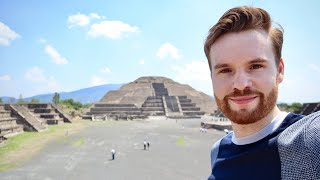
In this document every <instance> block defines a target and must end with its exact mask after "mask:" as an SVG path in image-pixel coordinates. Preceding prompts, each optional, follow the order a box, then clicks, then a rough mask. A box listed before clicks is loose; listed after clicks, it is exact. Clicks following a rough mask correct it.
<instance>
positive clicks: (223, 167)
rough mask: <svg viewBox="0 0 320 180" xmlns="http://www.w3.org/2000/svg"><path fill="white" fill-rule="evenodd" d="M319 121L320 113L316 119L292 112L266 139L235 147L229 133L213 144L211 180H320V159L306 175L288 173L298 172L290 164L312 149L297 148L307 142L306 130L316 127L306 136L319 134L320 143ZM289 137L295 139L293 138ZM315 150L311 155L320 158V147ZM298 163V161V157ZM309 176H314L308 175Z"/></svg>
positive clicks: (314, 146) (317, 146)
mask: <svg viewBox="0 0 320 180" xmlns="http://www.w3.org/2000/svg"><path fill="white" fill-rule="evenodd" d="M310 117H313V118H310ZM319 119H320V112H319V113H315V114H313V116H312V115H309V116H306V117H304V116H302V115H297V114H294V113H290V114H288V115H287V116H286V117H285V119H284V120H283V121H282V123H281V124H280V126H279V127H277V129H275V130H274V131H273V132H271V133H270V134H268V135H267V136H266V137H264V138H262V139H260V140H258V141H256V142H253V143H249V144H243V145H239V144H238V145H237V144H235V143H234V142H233V141H232V136H233V133H229V134H228V135H226V136H225V137H224V138H222V139H221V140H219V141H218V142H216V143H215V144H214V145H213V148H212V150H211V168H212V171H211V175H210V176H209V178H208V179H209V180H214V179H218V180H219V179H228V180H229V179H230V180H233V179H245V180H250V179H254V180H257V179H259V180H263V179H266V180H270V179H272V180H276V179H301V178H304V179H320V175H319V174H320V172H319V171H320V168H319V164H320V159H319V158H318V161H317V159H315V160H316V162H315V165H313V166H318V167H311V168H313V169H311V170H310V169H309V171H310V172H306V174H305V175H306V176H299V177H298V176H291V175H292V174H293V173H291V172H287V171H296V169H297V167H292V168H290V169H288V165H290V164H292V162H291V161H295V158H297V156H299V154H301V153H305V152H306V150H308V149H310V147H306V146H303V147H299V148H298V146H297V145H301V144H304V143H305V142H307V140H306V139H305V138H304V137H305V136H306V129H310V124H312V127H314V128H313V132H307V134H314V133H315V132H318V136H316V141H318V142H319V141H320V136H319V132H320V120H319ZM299 121H301V122H299ZM298 122H299V123H300V124H299V125H298V126H297V125H295V126H293V125H294V124H298ZM299 128H300V129H299ZM282 134H283V135H282ZM301 136H302V137H303V138H300V140H299V138H298V137H301ZM289 137H293V138H291V139H290V138H289ZM295 137H296V138H295ZM297 139H298V140H297ZM309 139H310V138H309ZM308 144H310V143H308ZM297 148H298V150H297V151H296V152H295V153H293V154H292V153H291V154H290V153H289V152H291V151H292V149H297ZM312 148H313V152H311V154H316V155H315V156H319V153H320V145H319V144H315V145H312ZM289 156H291V157H289ZM301 159H305V158H301ZM296 160H298V158H297V159H296ZM300 161H301V160H300ZM307 164H308V163H307ZM296 166H299V167H302V168H304V167H303V166H305V164H304V163H302V164H301V163H300V164H297V165H296ZM310 173H311V174H312V176H309V175H310ZM298 174H300V173H298ZM300 175H301V174H300ZM310 177H311V178H310Z"/></svg>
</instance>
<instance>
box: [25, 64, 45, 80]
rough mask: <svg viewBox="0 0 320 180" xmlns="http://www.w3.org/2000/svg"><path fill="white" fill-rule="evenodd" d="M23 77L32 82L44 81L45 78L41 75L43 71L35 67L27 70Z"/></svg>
mask: <svg viewBox="0 0 320 180" xmlns="http://www.w3.org/2000/svg"><path fill="white" fill-rule="evenodd" d="M24 77H25V78H26V79H28V80H30V81H34V82H42V81H46V77H45V76H44V74H43V70H42V69H40V68H39V67H37V66H35V67H33V68H31V69H29V70H27V72H26V73H25V76H24Z"/></svg>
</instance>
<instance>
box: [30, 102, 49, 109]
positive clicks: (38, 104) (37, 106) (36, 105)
mask: <svg viewBox="0 0 320 180" xmlns="http://www.w3.org/2000/svg"><path fill="white" fill-rule="evenodd" d="M26 106H27V108H28V109H36V108H40V109H41V108H45V109H46V108H51V105H50V104H42V103H28V104H27V105H26Z"/></svg>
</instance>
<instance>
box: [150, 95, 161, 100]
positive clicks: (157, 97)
mask: <svg viewBox="0 0 320 180" xmlns="http://www.w3.org/2000/svg"><path fill="white" fill-rule="evenodd" d="M153 99H162V96H148V97H147V100H153Z"/></svg>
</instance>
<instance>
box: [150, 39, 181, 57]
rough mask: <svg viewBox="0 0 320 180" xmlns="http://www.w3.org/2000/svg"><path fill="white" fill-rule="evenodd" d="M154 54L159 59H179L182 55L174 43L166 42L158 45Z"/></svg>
mask: <svg viewBox="0 0 320 180" xmlns="http://www.w3.org/2000/svg"><path fill="white" fill-rule="evenodd" d="M156 56H157V57H158V58H160V59H164V58H172V59H180V58H181V57H182V55H181V54H180V53H179V50H178V49H177V48H176V47H175V46H174V45H172V44H171V43H168V42H167V43H164V44H162V45H161V46H160V48H159V50H158V52H157V54H156Z"/></svg>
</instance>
